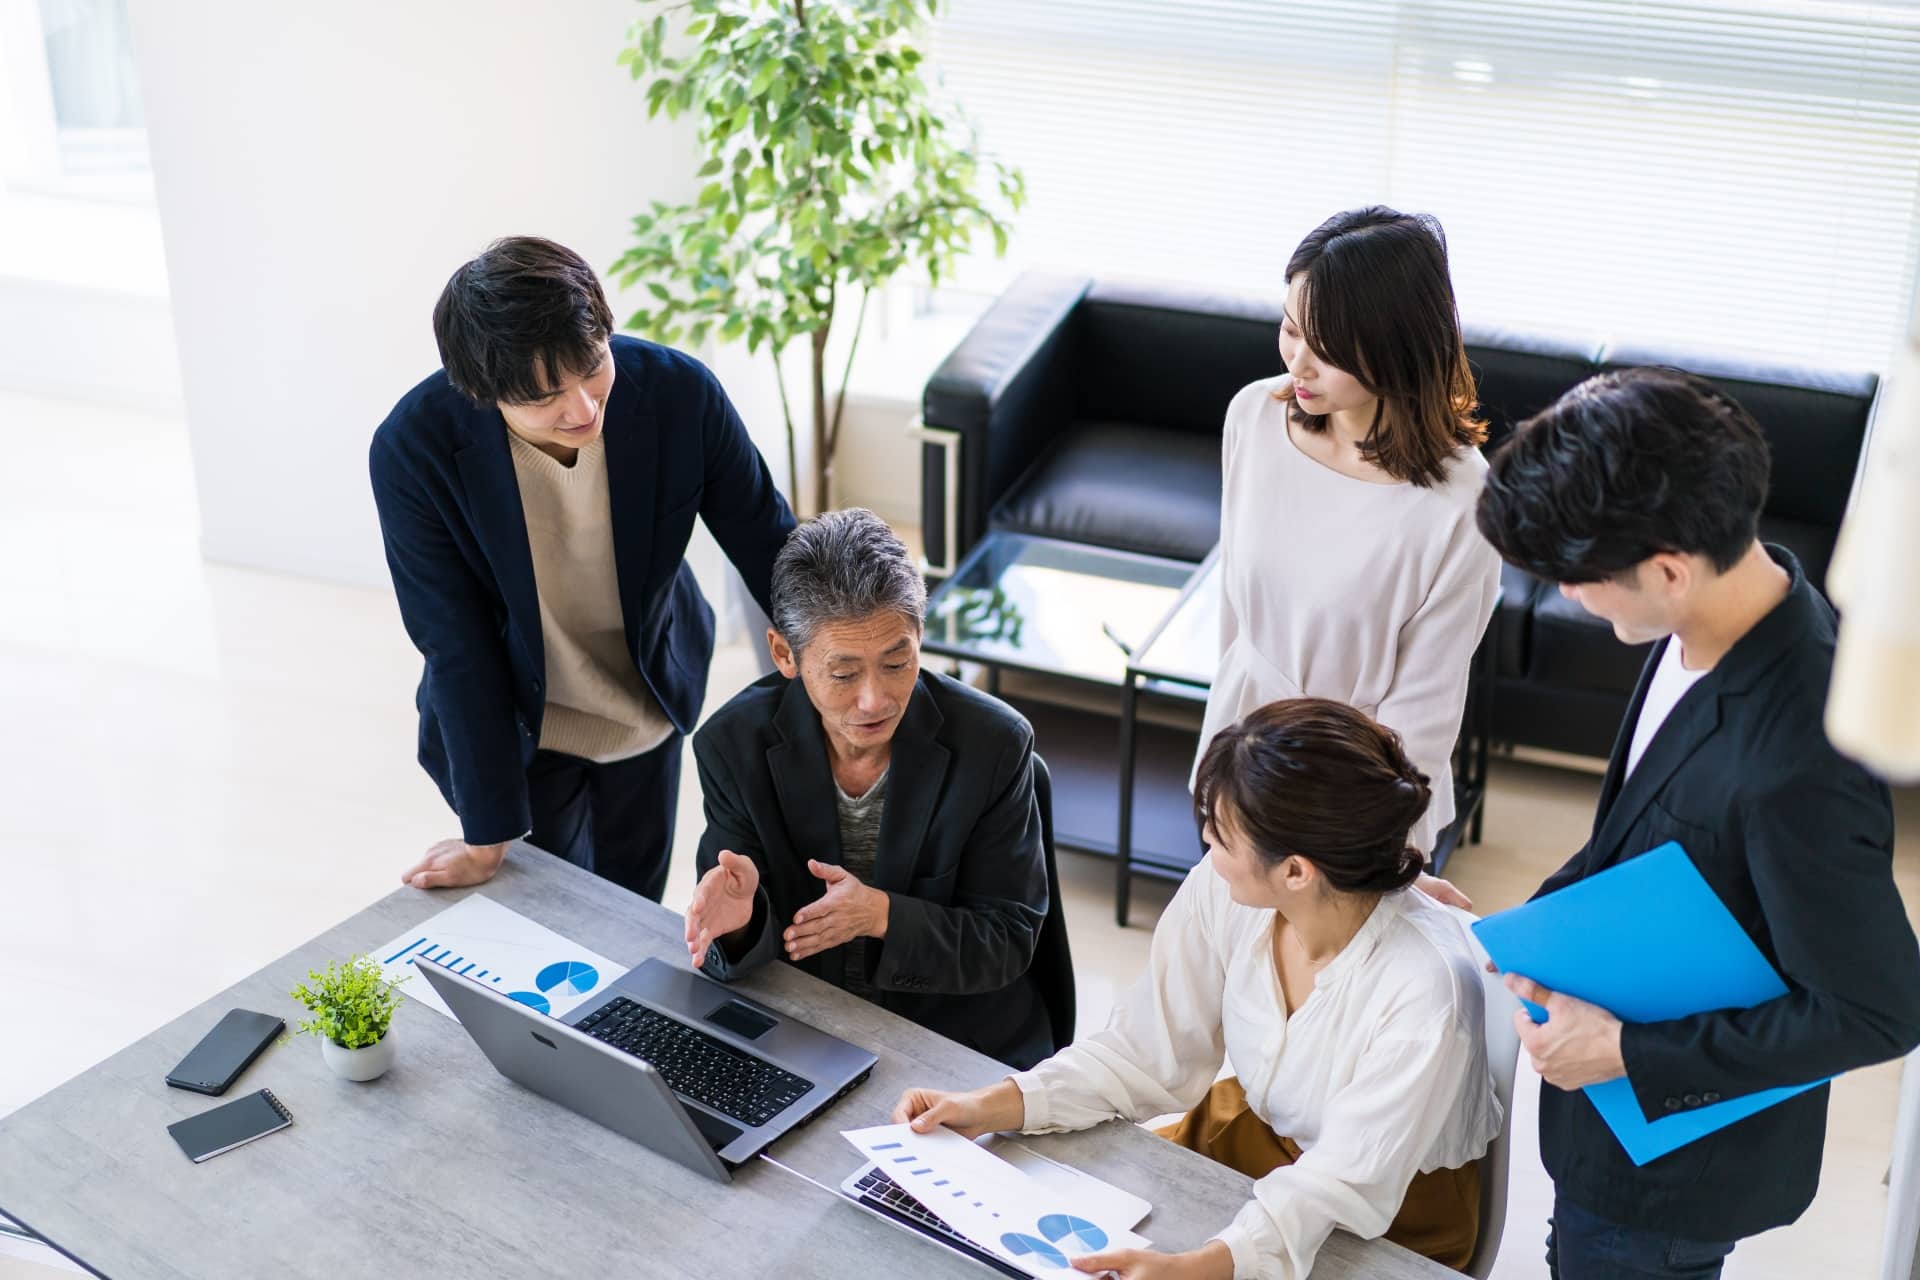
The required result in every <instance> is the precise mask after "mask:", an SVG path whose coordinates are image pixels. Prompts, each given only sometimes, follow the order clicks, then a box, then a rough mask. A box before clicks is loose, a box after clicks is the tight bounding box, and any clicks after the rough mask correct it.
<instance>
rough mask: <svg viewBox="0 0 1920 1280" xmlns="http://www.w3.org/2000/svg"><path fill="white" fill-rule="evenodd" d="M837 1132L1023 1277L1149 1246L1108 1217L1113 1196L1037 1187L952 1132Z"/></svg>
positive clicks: (898, 1127)
mask: <svg viewBox="0 0 1920 1280" xmlns="http://www.w3.org/2000/svg"><path fill="white" fill-rule="evenodd" d="M841 1136H842V1137H844V1138H845V1139H846V1140H847V1141H848V1142H851V1143H852V1144H853V1145H854V1146H855V1147H856V1148H858V1149H859V1150H860V1152H861V1153H862V1154H863V1155H865V1156H866V1157H867V1158H868V1159H869V1160H872V1161H873V1162H874V1163H875V1164H877V1165H879V1166H880V1168H882V1169H884V1170H885V1171H886V1173H887V1176H888V1177H889V1178H892V1179H893V1180H894V1181H895V1182H897V1183H899V1184H900V1185H901V1186H902V1187H903V1188H905V1189H906V1191H907V1193H908V1194H909V1195H911V1196H913V1197H914V1198H915V1199H917V1200H919V1201H920V1203H921V1204H924V1205H925V1206H926V1207H927V1208H928V1209H929V1210H931V1211H932V1212H933V1213H935V1214H936V1215H938V1216H939V1217H940V1218H942V1219H944V1220H945V1221H946V1223H947V1224H948V1225H949V1226H951V1227H952V1228H953V1229H954V1230H956V1231H958V1232H959V1233H960V1234H961V1235H964V1236H966V1237H967V1238H968V1239H969V1240H972V1241H973V1242H974V1243H975V1244H978V1245H980V1246H981V1247H982V1248H985V1249H990V1250H992V1251H993V1252H994V1253H995V1254H997V1255H999V1256H1000V1257H1002V1258H1005V1259H1006V1260H1007V1261H1008V1262H1011V1263H1012V1264H1013V1265H1014V1266H1016V1267H1019V1268H1020V1269H1021V1270H1023V1271H1025V1272H1026V1273H1027V1274H1028V1275H1032V1276H1041V1277H1047V1276H1060V1275H1062V1274H1071V1267H1070V1259H1073V1258H1077V1257H1080V1256H1081V1255H1083V1254H1088V1253H1099V1252H1102V1251H1104V1250H1106V1249H1110V1248H1111V1249H1144V1248H1148V1247H1149V1244H1148V1241H1146V1240H1145V1239H1143V1238H1142V1237H1140V1236H1138V1235H1135V1234H1134V1233H1133V1232H1132V1231H1130V1230H1128V1229H1127V1228H1128V1225H1129V1224H1128V1223H1126V1222H1125V1221H1124V1220H1123V1219H1116V1218H1115V1217H1113V1212H1114V1205H1113V1203H1112V1201H1111V1200H1108V1199H1106V1198H1104V1197H1102V1198H1098V1199H1096V1198H1090V1197H1087V1196H1085V1195H1082V1194H1077V1193H1076V1190H1075V1189H1074V1188H1072V1187H1069V1186H1066V1185H1062V1184H1060V1183H1057V1182H1054V1181H1053V1180H1049V1182H1050V1183H1052V1185H1048V1184H1043V1183H1041V1182H1040V1181H1038V1180H1037V1179H1035V1178H1034V1177H1033V1176H1032V1175H1031V1174H1029V1173H1027V1172H1025V1171H1024V1170H1021V1169H1017V1168H1015V1167H1014V1166H1013V1165H1010V1164H1008V1163H1007V1162H1006V1161H1005V1160H1002V1159H1001V1158H1000V1157H998V1156H996V1155H994V1154H993V1153H992V1152H990V1151H987V1150H985V1149H984V1148H982V1147H979V1146H977V1145H975V1144H974V1143H971V1142H969V1141H967V1140H966V1139H965V1138H963V1137H961V1136H960V1135H959V1134H957V1133H954V1132H953V1131H952V1130H951V1129H936V1130H934V1131H933V1132H932V1133H915V1132H914V1131H913V1129H912V1127H911V1126H909V1125H904V1124H890V1125H880V1126H877V1127H875V1128H871V1129H848V1130H843V1131H842V1133H841ZM1103 1201H1104V1202H1103Z"/></svg>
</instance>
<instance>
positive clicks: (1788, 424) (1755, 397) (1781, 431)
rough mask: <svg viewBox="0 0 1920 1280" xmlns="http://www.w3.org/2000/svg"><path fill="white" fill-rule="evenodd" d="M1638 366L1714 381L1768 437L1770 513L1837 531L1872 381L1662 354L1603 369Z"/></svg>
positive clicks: (1634, 351) (1630, 351)
mask: <svg viewBox="0 0 1920 1280" xmlns="http://www.w3.org/2000/svg"><path fill="white" fill-rule="evenodd" d="M1635 365H1670V366H1672V367H1674V368H1678V369H1686V370H1689V371H1691V372H1693V373H1697V374H1700V375H1701V376H1702V377H1706V378H1711V379H1712V380H1713V381H1714V382H1715V383H1717V384H1718V385H1719V386H1720V387H1721V388H1722V389H1723V390H1725V391H1726V393H1727V394H1728V395H1730V396H1732V397H1733V398H1734V399H1735V400H1738V401H1739V402H1740V405H1741V407H1742V408H1744V409H1745V410H1746V411H1747V412H1748V413H1750V414H1752V415H1753V417H1754V421H1756V422H1758V423H1759V424H1760V429H1761V430H1762V431H1764V432H1765V433H1766V436H1767V445H1768V448H1769V451H1770V452H1771V453H1772V455H1773V471H1772V482H1771V483H1770V484H1769V485H1768V487H1767V505H1766V511H1767V514H1768V515H1769V516H1773V517H1777V518H1780V519H1784V520H1788V521H1798V522H1801V523H1802V524H1803V525H1824V526H1826V527H1827V528H1829V529H1834V528H1838V527H1839V524H1840V518H1841V517H1842V516H1843V515H1845V514H1846V510H1847V499H1848V498H1849V497H1850V496H1851V495H1852V493H1853V476H1854V471H1855V469H1856V468H1857V467H1858V466H1859V462H1860V449H1861V445H1862V442H1863V441H1864V440H1865V439H1866V434H1867V419H1868V418H1869V416H1871V413H1872V409H1873V400H1874V396H1875V395H1876V394H1877V392H1878V391H1879V386H1880V380H1879V378H1878V377H1877V376H1876V375H1874V374H1871V373H1864V372H1850V371H1847V370H1839V369H1822V368H1798V367H1793V366H1787V365H1778V364H1766V363H1761V362H1757V361H1750V360H1741V359H1738V358H1736V357H1730V356H1722V355H1715V354H1709V353H1699V352H1689V351H1684V350H1675V349H1672V348H1665V347H1628V346H1621V347H1612V348H1609V349H1608V350H1607V353H1606V366H1607V368H1609V369H1617V368H1628V367H1632V366H1635ZM1789 545H1790V546H1791V545H1792V544H1791V543H1789ZM1794 549H1795V550H1796V551H1797V550H1798V548H1797V547H1796V548H1794ZM1828 550H1829V552H1830V551H1831V547H1829V548H1828ZM1823 562H1824V557H1823ZM1825 578H1826V575H1825V572H1824V567H1823V571H1822V573H1821V574H1820V576H1819V577H1818V578H1816V579H1815V581H1816V582H1824V581H1825Z"/></svg>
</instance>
